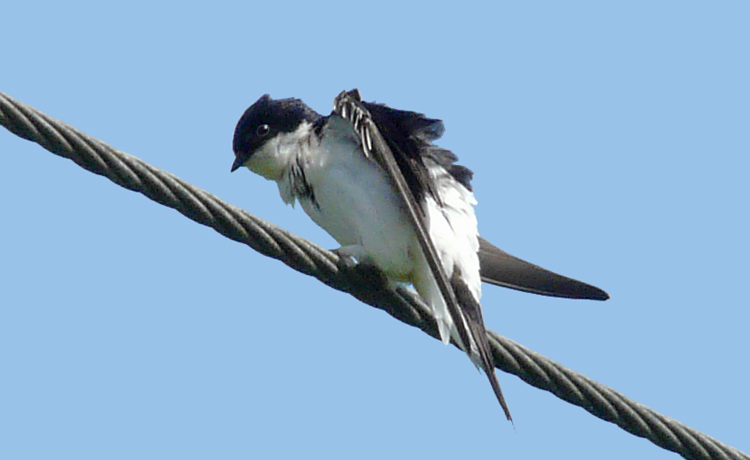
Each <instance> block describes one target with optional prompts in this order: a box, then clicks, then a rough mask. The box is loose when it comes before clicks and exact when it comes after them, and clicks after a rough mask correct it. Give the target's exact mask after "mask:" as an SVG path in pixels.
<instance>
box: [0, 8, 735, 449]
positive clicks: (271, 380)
mask: <svg viewBox="0 0 750 460" xmlns="http://www.w3.org/2000/svg"><path fill="white" fill-rule="evenodd" d="M277 5H279V6H277ZM2 14H3V25H2V28H3V37H4V43H5V46H4V47H3V57H2V64H0V91H3V92H6V93H7V94H9V95H11V96H13V97H15V98H17V99H18V100H20V101H22V102H25V103H28V104H31V105H32V106H34V107H36V108H38V109H40V110H42V111H44V112H46V113H47V114H49V115H51V116H53V117H56V118H59V119H61V120H64V121H66V122H67V123H70V124H71V125H73V126H75V127H76V128H78V129H80V130H82V131H84V132H86V133H88V134H91V135H93V136H95V137H98V138H100V139H102V140H104V141H106V142H108V143H110V144H111V145H113V146H114V147H116V148H119V149H121V150H123V151H126V152H128V153H131V154H133V155H136V156H138V157H140V158H142V159H143V160H145V161H147V162H149V163H151V164H152V165H155V166H158V167H160V168H163V169H165V170H167V171H170V172H172V173H174V174H176V175H178V176H179V177H181V178H183V179H185V180H187V181H189V182H191V183H193V184H195V185H197V186H200V187H202V188H204V189H206V190H207V191H209V192H211V193H213V194H216V195H217V196H219V197H221V198H223V199H224V200H227V201H228V202H230V203H233V204H235V205H238V206H241V207H243V208H245V209H247V210H248V211H250V212H251V213H253V214H255V215H257V216H260V217H262V218H264V219H267V220H269V221H271V222H274V223H276V224H278V225H280V226H282V227H284V228H286V229H289V230H291V231H293V232H294V233H296V234H299V235H302V236H304V237H305V238H308V239H310V240H312V241H314V242H316V243H318V244H320V245H322V246H323V247H327V248H334V247H336V244H335V243H334V242H333V240H332V239H331V238H330V237H328V236H327V235H326V234H325V233H324V232H323V231H322V230H320V229H318V228H317V227H316V226H315V225H314V224H313V223H312V222H311V221H310V220H309V219H308V218H307V216H305V215H304V213H303V212H302V211H301V209H296V210H294V209H292V208H291V207H286V206H284V205H283V203H282V202H281V200H280V199H279V197H278V192H277V189H276V186H275V184H273V183H271V182H267V181H264V180H263V179H261V178H260V177H258V176H255V175H253V174H251V173H250V172H248V171H247V170H244V169H243V170H241V171H239V172H237V173H234V174H230V173H229V168H230V166H231V164H232V161H233V159H234V158H233V153H232V150H231V141H232V133H233V130H234V126H235V124H236V122H237V120H238V119H239V117H240V115H241V114H242V113H243V111H244V110H245V109H246V108H247V107H248V106H249V105H250V104H252V103H253V102H254V101H255V100H256V99H257V98H258V97H260V96H261V95H262V94H264V93H270V94H271V95H272V96H273V97H276V98H280V97H299V98H302V99H303V100H304V101H305V102H306V103H308V104H309V105H310V106H311V107H313V108H314V109H316V110H318V111H319V112H322V113H328V112H329V111H330V109H331V105H332V101H333V98H334V97H335V96H336V95H337V94H338V93H339V92H340V91H341V90H344V89H351V88H354V87H357V88H359V89H360V90H361V92H362V94H363V97H364V98H365V99H366V100H371V101H372V100H374V101H378V102H384V103H387V104H389V105H390V106H392V107H396V108H401V109H409V110H415V111H419V112H423V113H425V114H427V115H428V116H431V117H434V118H440V119H442V120H444V121H445V124H446V127H447V132H446V133H445V136H444V138H443V139H442V140H441V141H440V142H439V144H440V145H441V146H443V147H446V148H449V149H451V150H453V151H454V152H455V153H456V154H458V155H459V157H460V159H461V163H462V164H464V165H467V166H469V167H470V168H472V169H473V170H474V171H475V172H476V175H475V178H474V182H473V183H474V189H475V193H476V196H477V198H478V200H479V206H478V207H477V214H478V217H479V222H480V232H481V234H482V235H483V236H484V237H486V238H487V239H488V240H490V241H492V242H493V243H495V244H496V245H498V246H500V247H502V248H503V249H505V250H507V251H509V252H510V253H512V254H514V255H517V256H519V257H522V258H524V259H526V260H529V261H531V262H534V263H537V264H539V265H542V266H544V267H546V268H549V269H552V270H555V271H558V272H560V273H562V274H565V275H568V276H571V277H574V278H578V279H581V280H584V281H586V282H589V283H592V284H594V285H596V286H599V287H601V288H603V289H605V290H606V291H608V292H609V293H610V295H611V296H612V299H611V300H610V301H608V302H605V303H600V302H589V301H570V300H561V299H554V298H545V297H539V296H534V295H530V294H524V293H516V292H513V291H509V290H506V289H502V288H498V287H493V286H488V285H485V289H484V297H483V306H484V312H485V313H484V317H485V321H486V323H487V326H488V327H489V328H491V329H493V330H495V331H497V332H499V333H501V334H503V335H505V336H507V337H510V338H512V339H513V340H515V341H517V342H519V343H521V344H523V345H525V346H527V347H529V348H530V349H532V350H534V351H536V352H539V353H541V354H543V355H546V356H549V357H551V358H552V359H554V360H556V361H558V362H560V363H561V364H563V365H565V366H568V367H570V368H572V369H574V370H577V371H579V372H581V373H583V374H585V375H587V376H589V377H591V378H593V379H595V380H597V381H600V382H602V383H604V384H606V385H609V386H611V387H612V388H614V389H616V390H618V391H620V392H622V393H624V394H625V395H627V396H628V397H631V398H633V399H635V400H636V401H638V402H640V403H642V404H644V405H646V406H649V407H651V408H653V409H655V410H656V411H659V412H661V413H663V414H666V415H668V416H671V417H673V418H675V419H677V420H680V421H681V422H683V423H685V424H687V425H689V426H692V427H694V428H697V429H699V430H701V431H703V432H705V433H706V434H709V435H711V436H714V437H716V438H717V439H719V440H720V441H722V442H724V443H727V444H729V445H732V446H735V447H737V448H739V449H742V450H744V451H746V452H750V422H748V418H747V413H748V412H750V396H749V395H748V391H747V389H748V386H749V383H748V382H749V381H750V376H749V373H748V359H747V353H748V349H749V348H750V334H748V322H750V309H749V308H748V307H749V306H750V305H749V302H748V300H747V296H746V291H747V285H748V276H749V275H750V268H748V264H747V260H748V258H750V243H748V235H749V234H750V223H748V219H747V214H748V212H747V210H748V196H749V195H750V180H748V171H749V170H750V168H749V167H750V164H749V161H748V154H750V137H748V126H749V124H750V91H749V90H748V87H749V85H748V82H749V81H750V68H749V62H750V61H749V60H748V51H747V47H748V43H750V28H748V26H747V24H748V20H749V16H750V6H748V3H747V2H742V1H736V2H721V3H719V2H712V3H706V2H692V1H662V2H653V1H648V2H646V1H630V2H618V4H614V2H594V1H591V2H580V1H571V2H553V1H550V2H493V4H492V5H490V3H489V2H487V3H485V4H483V3H474V2H455V3H453V4H452V5H450V6H448V5H447V4H443V5H439V6H438V4H437V3H434V2H429V3H428V2H423V3H421V4H419V5H414V6H411V5H410V4H409V3H408V2H390V1H378V2H359V3H354V2H341V3H325V4H324V2H304V3H300V4H297V5H293V4H291V3H287V4H284V5H282V4H281V2H263V3H255V2H236V3H234V2H228V3H225V2H212V3H211V5H210V6H193V5H191V4H190V3H185V2H173V3H156V4H155V3H154V2H141V1H131V2H127V3H119V4H111V5H110V4H104V3H101V2H77V1H70V2H36V3H33V2H11V3H8V4H6V5H4V6H3V13H2ZM0 164H1V165H2V166H0V193H2V209H3V213H2V217H0V224H1V225H0V235H2V238H0V458H7V459H49V458H56V459H80V460H83V459H102V458H106V459H133V458H138V459H163V458H180V459H204V458H222V459H246V458H301V457H304V458H345V459H349V458H363V459H370V458H372V459H380V458H433V459H455V458H550V457H552V456H555V457H560V456H563V457H570V458H572V457H573V456H575V457H576V458H582V459H599V458H611V459H632V458H649V459H671V458H677V457H676V455H675V454H672V453H670V452H667V451H664V450H662V449H660V448H658V447H656V446H654V445H653V444H651V443H650V442H648V441H646V440H643V439H641V438H636V437H634V436H632V435H630V434H628V433H626V432H625V431H623V430H621V429H620V428H618V427H616V426H615V425H612V424H610V423H607V422H604V421H602V420H599V419H597V418H595V417H594V416H592V415H590V414H589V413H588V412H586V411H584V410H583V409H581V408H578V407H574V406H571V405H569V404H568V403H565V402H563V401H561V400H559V399H557V398H556V397H554V396H552V395H551V394H549V393H546V392H544V391H540V390H537V389H535V388H533V387H530V386H529V385H527V384H525V383H524V382H522V381H521V380H519V379H518V378H516V377H514V376H511V375H509V374H505V373H501V372H499V378H500V382H501V384H502V387H503V390H504V392H505V396H506V398H507V401H508V404H509V405H510V409H511V411H512V413H513V416H514V419H515V430H514V429H513V427H512V426H511V424H510V423H508V422H506V421H505V419H504V417H503V414H502V411H501V409H500V407H499V406H498V404H497V402H496V401H495V398H494V396H493V394H492V391H491V389H490V387H489V385H488V383H487V381H486V379H485V377H484V376H482V375H481V374H479V373H477V372H476V371H475V370H474V367H473V365H472V364H471V363H470V361H469V360H468V359H467V358H466V356H465V355H463V354H462V353H460V352H459V351H457V350H456V349H454V348H452V347H445V346H443V345H442V344H441V343H440V342H438V341H436V340H433V339H432V338H430V337H428V336H427V335H425V334H424V333H422V332H421V331H419V330H417V329H414V328H411V327H408V326H406V325H404V324H402V323H400V322H398V321H397V320H395V319H393V318H391V317H390V316H388V315H387V314H385V313H383V312H381V311H379V310H376V309H373V308H371V307H369V306H366V305H364V304H362V303H360V302H358V301H357V300H355V299H354V298H352V297H350V296H348V295H346V294H343V293H340V292H338V291H334V290H332V289H330V288H328V287H326V286H324V285H323V284H321V283H319V282H318V281H316V280H315V279H313V278H310V277H307V276H304V275H301V274H298V273H296V272H294V271H292V270H291V269H289V268H287V267H286V266H284V265H283V264H281V263H280V262H277V261H274V260H271V259H268V258H265V257H262V256H260V255H259V254H257V253H255V252H253V251H252V250H250V249H248V248H247V247H246V246H243V245H241V244H238V243H235V242H232V241H230V240H228V239H226V238H223V237H222V236H220V235H219V234H217V233H215V232H214V231H213V230H210V229H208V228H206V227H203V226H200V225H197V224H195V223H194V222H192V221H190V220H188V219H186V218H184V217H183V216H182V215H180V214H178V213H177V212H176V211H174V210H171V209H168V208H165V207H163V206H161V205H158V204H156V203H154V202H151V201H149V200H148V199H146V198H144V197H143V196H142V195H139V194H136V193H132V192H129V191H126V190H124V189H122V188H120V187H118V186H115V185H114V184H113V183H111V182H109V181H108V180H106V179H104V178H102V177H99V176H95V175H93V174H91V173H89V172H87V171H85V170H83V169H81V168H79V167H78V166H76V165H75V164H74V163H72V162H71V161H68V160H64V159H61V158H59V157H56V156H54V155H52V154H50V153H48V152H47V151H45V150H43V149H42V148H41V147H39V146H38V145H36V144H32V143H30V142H27V141H24V140H21V139H19V138H17V137H15V136H14V135H12V134H10V133H8V132H7V131H5V130H0Z"/></svg>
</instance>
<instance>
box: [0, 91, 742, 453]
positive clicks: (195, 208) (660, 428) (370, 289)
mask: <svg viewBox="0 0 750 460" xmlns="http://www.w3.org/2000/svg"><path fill="white" fill-rule="evenodd" d="M0 124H1V125H3V126H4V127H5V128H7V129H8V130H9V131H10V132H12V133H14V134H16V135H17V136H19V137H22V138H24V139H26V140H29V141H32V142H36V143H38V144H39V145H41V146H42V147H44V148H45V149H47V150H49V151H50V152H52V153H54V154H56V155H59V156H61V157H64V158H68V159H70V160H72V161H74V162H75V163H76V164H78V165H79V166H81V167H82V168H84V169H87V170H89V171H91V172H93V173H95V174H99V175H101V176H104V177H106V178H108V179H110V180H111V181H112V182H114V183H116V184H118V185H120V186H121V187H124V188H127V189H129V190H132V191H135V192H139V193H142V194H143V195H145V196H147V197H148V198H150V199H152V200H154V201H156V202H158V203H160V204H162V205H164V206H167V207H170V208H173V209H175V210H177V211H178V212H180V213H181V214H183V215H184V216H186V217H188V218H189V219H191V220H193V221H195V222H198V223H200V224H203V225H206V226H208V227H211V228H213V229H214V230H216V231H217V232H219V233H220V234H222V235H224V236H226V237H227V238H230V239H232V240H234V241H237V242H240V243H243V244H246V245H248V246H250V247H251V248H252V249H254V250H256V251H258V252H259V253H261V254H263V255H265V256H268V257H272V258H274V259H277V260H280V261H281V262H283V263H284V264H286V265H288V266H289V267H291V268H293V269H295V270H297V271H299V272H301V273H304V274H306V275H310V276H313V277H315V278H317V279H318V280H320V281H322V282H323V283H325V284H327V285H329V286H331V287H333V288H335V289H338V290H341V291H344V292H347V293H349V294H351V295H352V296H354V297H356V298H357V299H359V300H361V301H362V302H364V303H367V304H368V305H371V306H373V307H375V308H378V309H381V310H384V311H385V312H386V313H388V314H390V315H391V316H393V317H394V318H396V319H398V320H399V321H402V322H404V323H406V324H409V325H411V326H414V327H417V328H419V329H421V330H422V331H424V332H425V333H427V334H428V335H430V336H432V337H433V338H436V339H439V334H438V329H437V324H436V323H435V319H434V317H433V316H432V312H431V309H430V308H429V307H427V306H426V305H425V304H424V303H423V302H422V300H421V299H420V298H419V296H418V295H416V294H415V293H414V292H413V291H411V290H409V289H405V288H403V287H399V288H397V289H396V290H392V289H390V288H389V287H388V283H387V282H386V280H385V278H384V277H383V275H382V274H380V273H379V272H378V271H377V270H375V269H373V268H368V267H356V268H355V269H347V268H342V267H343V266H340V265H339V263H338V262H339V259H338V256H337V255H336V254H335V253H332V252H330V251H327V250H325V249H323V248H321V247H320V246H317V245H315V244H314V243H311V242H309V241H307V240H305V239H303V238H300V237H298V236H296V235H293V234H291V233H289V232H288V231H286V230H284V229H282V228H279V227H277V226H275V225H273V224H271V223H269V222H266V221H264V220H262V219H260V218H258V217H255V216H253V215H252V214H250V213H248V212H247V211H244V210H243V209H240V208H238V207H236V206H233V205H231V204H229V203H226V202H224V201H223V200H221V199H219V198H217V197H216V196H214V195H212V194H210V193H208V192H206V191H205V190H202V189H200V188H198V187H195V186H193V185H191V184H189V183H187V182H185V181H183V180H182V179H180V178H179V177H176V176H174V175H173V174H170V173H168V172H166V171H163V170H161V169H159V168H156V167H154V166H151V165H149V164H148V163H146V162H144V161H142V160H140V159H138V158H136V157H134V156H132V155H129V154H127V153H124V152H121V151H119V150H117V149H115V148H113V147H111V146H109V145H107V144H106V143H104V142H102V141H100V140H98V139H95V138H93V137H90V136H88V135H86V134H84V133H82V132H80V131H78V130H77V129H75V128H73V127H72V126H70V125H68V124H66V123H64V122H61V121H59V120H56V119H54V118H52V117H49V116H47V115H45V114H44V113H42V112H40V111H38V110H36V109H34V108H32V107H30V106H28V105H26V104H23V103H21V102H19V101H17V100H15V99H13V98H11V97H10V96H8V95H6V94H4V93H2V92H0ZM488 334H489V340H490V346H491V348H492V353H493V358H494V362H495V366H496V367H497V368H498V369H501V370H503V371H504V372H508V373H510V374H513V375H516V376H518V377H520V378H521V379H522V380H523V381H525V382H526V383H528V384H530V385H533V386H535V387H537V388H540V389H542V390H546V391H549V392H551V393H552V394H554V395H555V396H557V397H558V398H560V399H563V400H564V401H567V402H569V403H571V404H574V405H576V406H579V407H582V408H584V409H585V410H587V411H588V412H590V413H591V414H593V415H595V416H597V417H599V418H601V419H602V420H606V421H608V422H612V423H614V424H616V425H617V426H619V427H620V428H622V429H623V430H625V431H627V432H629V433H631V434H634V435H636V436H639V437H643V438H646V439H648V440H649V441H651V442H652V443H654V444H656V445H657V446H660V447H662V448H664V449H667V450H670V451H673V452H676V453H678V454H680V455H681V456H683V457H684V458H687V459H736V460H740V459H742V460H750V455H747V454H745V453H743V452H741V451H739V450H737V449H735V448H733V447H730V446H727V445H725V444H723V443H721V442H720V441H718V440H716V439H714V438H712V437H710V436H708V435H706V434H704V433H701V432H700V431H697V430H695V429H693V428H690V427H688V426H686V425H684V424H683V423H680V422H678V421H677V420H674V419H672V418H670V417H667V416H665V415H662V414H659V413H657V412H655V411H654V410H652V409H650V408H648V407H646V406H643V405H642V404H639V403H637V402H635V401H633V400H631V399H628V398H627V397H625V396H624V395H622V394H621V393H619V392H617V391H615V390H613V389H611V388H609V387H607V386H605V385H602V384H601V383H598V382H595V381H594V380H591V379H590V378H588V377H586V376H585V375H582V374H579V373H577V372H575V371H573V370H571V369H568V368H566V367H564V366H562V365H561V364H558V363H556V362H555V361H553V360H551V359H549V358H547V357H545V356H542V355H540V354H538V353H535V352H533V351H531V350H529V349H527V348H525V347H523V346H522V345H520V344H518V343H516V342H514V341H512V340H510V339H508V338H505V337H502V336H500V335H498V334H497V333H495V332H493V331H490V330H488ZM454 345H455V344H454Z"/></svg>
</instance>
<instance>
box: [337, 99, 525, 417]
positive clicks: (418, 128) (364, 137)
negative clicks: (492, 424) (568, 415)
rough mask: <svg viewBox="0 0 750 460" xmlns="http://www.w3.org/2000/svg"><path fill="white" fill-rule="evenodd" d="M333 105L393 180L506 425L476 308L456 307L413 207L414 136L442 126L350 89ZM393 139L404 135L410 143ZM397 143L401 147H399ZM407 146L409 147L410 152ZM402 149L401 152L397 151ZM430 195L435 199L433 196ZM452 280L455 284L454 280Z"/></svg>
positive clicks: (417, 167) (422, 170)
mask: <svg viewBox="0 0 750 460" xmlns="http://www.w3.org/2000/svg"><path fill="white" fill-rule="evenodd" d="M333 106H334V112H335V113H337V114H338V115H340V116H341V117H342V118H344V119H346V120H348V121H349V122H351V123H352V125H353V127H354V130H355V131H356V132H357V134H358V135H359V137H360V140H361V143H362V149H363V152H364V154H365V155H366V156H369V157H371V158H372V159H373V160H374V161H375V162H377V163H378V164H379V165H380V166H381V167H382V168H383V170H384V171H385V172H386V173H387V174H388V176H389V177H390V178H391V179H392V180H393V184H394V186H395V187H396V190H397V192H398V195H399V196H400V197H401V199H402V202H403V203H402V204H403V205H404V207H405V209H406V211H407V215H408V217H409V219H410V220H411V224H412V227H413V228H414V230H415V232H416V234H417V240H418V241H419V245H420V247H421V249H422V253H423V254H424V255H425V258H426V260H427V263H428V265H429V267H430V271H431V272H432V275H433V276H434V277H435V281H436V282H437V285H438V288H439V289H440V293H441V294H442V296H443V299H445V303H446V304H447V306H448V312H449V313H450V315H451V317H452V318H453V321H454V323H455V324H456V328H457V329H458V334H459V336H460V338H461V341H462V342H463V343H464V344H465V346H466V347H467V348H468V350H464V351H466V352H467V353H471V351H470V350H471V344H472V343H474V344H476V346H477V351H478V353H479V361H480V363H481V367H482V368H483V370H484V372H485V374H487V377H488V378H489V379H490V383H491V385H492V388H493V390H494V392H495V396H496V397H497V399H498V401H499V402H500V405H501V406H502V408H503V411H505V415H506V417H507V418H508V420H511V416H510V410H509V409H508V405H507V404H506V403H505V398H503V394H502V391H500V384H499V383H498V382H497V376H496V375H495V366H494V364H493V361H492V353H491V351H490V347H489V343H488V341H487V332H486V330H485V327H484V322H483V321H482V317H481V309H480V307H479V305H478V304H476V300H474V301H473V303H474V304H476V305H473V304H472V305H468V306H467V307H468V310H467V311H466V312H464V310H463V309H462V308H461V307H460V306H459V303H458V301H457V299H456V292H457V293H458V294H459V295H461V296H462V297H464V296H463V295H462V289H461V286H456V288H457V291H456V292H454V290H453V289H454V286H452V283H451V282H450V281H449V280H448V277H447V276H446V274H445V271H444V270H443V267H442V265H441V264H440V259H438V255H437V251H436V250H435V245H434V244H433V242H432V239H431V238H430V234H429V232H428V231H427V226H426V225H425V222H424V211H423V210H422V208H421V207H420V206H419V203H420V202H421V200H420V201H417V196H419V197H420V198H423V197H424V194H425V193H432V192H431V191H430V188H429V180H428V177H427V175H426V174H427V171H426V167H425V166H424V164H423V163H422V160H421V157H420V155H421V152H422V150H421V149H420V145H419V141H420V139H419V138H418V137H415V133H420V134H419V135H422V136H425V138H424V139H430V140H431V139H435V138H437V137H439V135H440V134H442V129H443V128H442V123H441V122H439V121H438V120H430V119H426V118H424V117H423V116H421V115H419V114H415V113H414V112H404V111H398V110H394V109H390V108H388V107H385V106H382V105H378V104H366V103H363V102H362V98H361V96H360V94H359V91H358V90H356V89H355V90H352V91H349V92H346V91H343V92H341V94H339V95H338V96H337V97H336V99H335V100H334V103H333ZM370 108H372V109H373V110H374V111H375V112H376V113H378V118H379V119H380V120H381V121H383V123H384V125H383V129H384V131H385V132H387V133H388V134H387V136H388V137H389V138H390V137H391V136H394V137H393V138H392V139H391V142H388V141H386V138H384V137H383V135H382V134H381V133H380V129H379V127H380V125H379V124H377V123H376V121H375V119H374V116H373V114H372V113H371V112H370V110H369V109H370ZM385 110H388V112H384V111H385ZM394 114H395V115H394ZM399 123H402V125H399ZM438 124H439V125H438ZM396 136H405V137H409V138H411V139H405V138H404V137H401V138H399V137H396ZM407 141H409V142H411V141H414V143H413V144H410V143H408V142H407ZM401 142H407V143H404V144H401ZM410 145H411V146H413V149H412V147H410ZM402 146H404V147H403V148H402ZM451 155H452V154H451ZM454 158H455V157H454ZM407 176H408V177H409V178H410V179H409V181H407V178H406V177H407ZM435 196H436V197H438V195H437V194H435ZM454 278H455V276H454ZM458 279H459V280H460V277H459V278H458ZM472 298H473V297H472Z"/></svg>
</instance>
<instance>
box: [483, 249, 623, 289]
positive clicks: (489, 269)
mask: <svg viewBox="0 0 750 460" xmlns="http://www.w3.org/2000/svg"><path fill="white" fill-rule="evenodd" d="M479 269H480V273H481V275H482V281H484V282H485V283H490V284H494V285H496V286H502V287H506V288H511V289H516V290H519V291H524V292H531V293H533V294H540V295H548V296H552V297H567V298H569V299H590V300H607V299H609V294H607V293H606V292H604V291H603V290H601V289H599V288H598V287H595V286H592V285H590V284H586V283H583V282H581V281H578V280H574V279H572V278H568V277H566V276H562V275H558V274H557V273H554V272H551V271H549V270H547V269H544V268H542V267H540V266H538V265H534V264H532V263H529V262H526V261H525V260H521V259H519V258H518V257H515V256H512V255H510V254H508V253H507V252H505V251H503V250H502V249H500V248H498V247H496V246H494V245H493V244H492V243H490V242H489V241H487V240H485V239H484V238H482V237H479Z"/></svg>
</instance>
